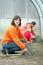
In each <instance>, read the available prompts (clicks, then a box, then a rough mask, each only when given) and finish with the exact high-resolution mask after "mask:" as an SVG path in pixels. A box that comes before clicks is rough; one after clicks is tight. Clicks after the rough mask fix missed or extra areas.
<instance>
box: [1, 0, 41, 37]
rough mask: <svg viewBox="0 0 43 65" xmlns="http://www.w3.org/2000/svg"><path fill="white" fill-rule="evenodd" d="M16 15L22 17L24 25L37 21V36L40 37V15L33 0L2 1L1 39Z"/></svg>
mask: <svg viewBox="0 0 43 65" xmlns="http://www.w3.org/2000/svg"><path fill="white" fill-rule="evenodd" d="M15 15H19V16H20V17H21V19H22V25H25V24H26V23H28V22H31V21H35V22H36V26H35V31H36V35H40V26H39V14H38V11H37V9H36V7H35V5H34V4H33V3H32V2H31V0H0V37H1V36H2V34H3V33H4V31H5V29H6V28H7V27H8V26H9V25H10V22H11V19H12V18H13V16H15Z"/></svg>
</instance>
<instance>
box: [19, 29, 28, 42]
mask: <svg viewBox="0 0 43 65" xmlns="http://www.w3.org/2000/svg"><path fill="white" fill-rule="evenodd" d="M19 37H20V38H23V39H24V41H25V42H28V40H27V39H26V37H25V36H24V35H23V34H22V33H21V31H20V29H19Z"/></svg>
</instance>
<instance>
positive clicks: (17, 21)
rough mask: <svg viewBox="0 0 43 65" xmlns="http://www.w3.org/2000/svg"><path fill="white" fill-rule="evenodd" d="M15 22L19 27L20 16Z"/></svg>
mask: <svg viewBox="0 0 43 65" xmlns="http://www.w3.org/2000/svg"><path fill="white" fill-rule="evenodd" d="M14 23H15V25H16V26H17V27H18V26H19V24H20V20H19V18H18V19H16V20H15V21H14Z"/></svg>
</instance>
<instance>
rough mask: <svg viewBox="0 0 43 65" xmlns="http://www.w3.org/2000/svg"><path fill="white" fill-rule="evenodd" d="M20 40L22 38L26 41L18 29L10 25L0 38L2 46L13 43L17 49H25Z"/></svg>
mask: <svg viewBox="0 0 43 65" xmlns="http://www.w3.org/2000/svg"><path fill="white" fill-rule="evenodd" d="M20 38H24V40H25V41H26V42H27V39H26V38H25V37H24V36H23V35H22V33H21V32H20V29H19V28H17V27H15V26H13V25H11V26H9V27H8V28H7V29H6V31H5V33H4V35H3V37H2V44H5V43H7V42H15V43H16V44H17V46H18V47H20V48H21V49H25V48H26V46H25V45H24V44H23V43H22V42H21V41H20Z"/></svg>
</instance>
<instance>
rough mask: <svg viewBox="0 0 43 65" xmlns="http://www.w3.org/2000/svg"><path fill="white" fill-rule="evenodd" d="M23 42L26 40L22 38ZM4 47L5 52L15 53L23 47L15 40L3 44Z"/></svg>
mask: <svg viewBox="0 0 43 65" xmlns="http://www.w3.org/2000/svg"><path fill="white" fill-rule="evenodd" d="M20 40H21V41H22V42H24V39H22V38H21V39H20ZM2 47H3V51H2V52H3V54H6V53H8V54H13V53H15V51H20V50H21V49H20V48H19V47H18V46H17V45H16V43H14V42H8V43H6V44H2Z"/></svg>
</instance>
